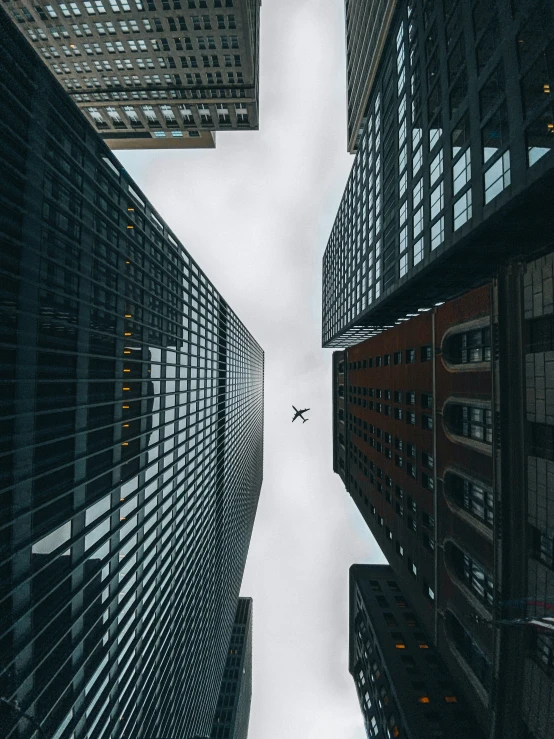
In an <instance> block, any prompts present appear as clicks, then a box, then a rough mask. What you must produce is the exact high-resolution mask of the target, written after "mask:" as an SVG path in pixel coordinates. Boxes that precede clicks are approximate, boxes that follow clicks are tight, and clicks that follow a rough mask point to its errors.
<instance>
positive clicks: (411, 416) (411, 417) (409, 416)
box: [406, 411, 416, 426]
mask: <svg viewBox="0 0 554 739" xmlns="http://www.w3.org/2000/svg"><path fill="white" fill-rule="evenodd" d="M415 422H416V414H415V413H414V412H413V411H406V423H409V424H410V425H411V426H415Z"/></svg>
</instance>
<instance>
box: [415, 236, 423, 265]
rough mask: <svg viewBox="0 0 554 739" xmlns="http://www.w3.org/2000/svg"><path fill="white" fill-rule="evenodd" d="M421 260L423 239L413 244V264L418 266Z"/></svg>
mask: <svg viewBox="0 0 554 739" xmlns="http://www.w3.org/2000/svg"><path fill="white" fill-rule="evenodd" d="M422 259H423V237H421V239H418V241H416V242H415V244H414V254H413V264H414V267H415V265H416V264H419V263H420V262H421V260H422Z"/></svg>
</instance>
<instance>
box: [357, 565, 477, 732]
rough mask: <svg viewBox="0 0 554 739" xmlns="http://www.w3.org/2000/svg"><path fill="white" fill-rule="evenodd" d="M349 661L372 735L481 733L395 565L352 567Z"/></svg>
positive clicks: (366, 724) (365, 722) (367, 730)
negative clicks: (411, 602) (420, 621)
mask: <svg viewBox="0 0 554 739" xmlns="http://www.w3.org/2000/svg"><path fill="white" fill-rule="evenodd" d="M348 665H349V670H350V674H351V675H352V677H353V678H354V684H355V686H356V692H357V694H358V700H359V702H360V708H361V710H362V714H363V716H364V724H365V728H366V733H367V736H368V737H370V738H371V737H375V736H383V737H385V739H396V738H397V737H398V739H428V738H429V737H436V738H437V739H439V738H440V737H453V738H456V739H467V737H469V736H473V737H476V738H477V739H478V738H479V737H481V736H483V734H482V733H481V732H480V731H479V729H478V727H477V724H476V722H475V719H474V717H473V716H472V713H471V711H470V710H469V709H468V706H467V704H466V702H465V700H464V698H463V695H462V693H461V692H460V690H459V687H457V686H456V684H455V681H454V680H453V678H452V675H451V674H450V672H449V671H448V669H447V668H446V665H445V664H444V661H443V660H442V659H441V657H440V655H439V654H438V652H437V650H436V649H435V647H434V646H433V644H432V642H431V641H430V639H429V638H428V636H427V635H426V634H425V632H424V630H423V629H422V626H421V624H420V623H419V620H418V617H417V616H416V615H415V613H414V611H413V610H412V608H411V604H410V601H409V600H408V599H407V598H406V597H405V595H404V593H403V592H402V589H401V587H400V585H399V581H398V578H397V577H396V575H395V573H394V571H393V569H392V567H390V566H389V565H352V567H351V568H350V583H349V652H348Z"/></svg>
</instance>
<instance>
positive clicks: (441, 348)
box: [333, 286, 495, 721]
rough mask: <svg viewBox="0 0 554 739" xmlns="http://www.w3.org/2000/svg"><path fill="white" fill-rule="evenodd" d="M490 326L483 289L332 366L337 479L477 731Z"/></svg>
mask: <svg viewBox="0 0 554 739" xmlns="http://www.w3.org/2000/svg"><path fill="white" fill-rule="evenodd" d="M491 324H492V314H491V286H486V287H483V288H478V289H476V290H473V291H471V292H470V293H468V294H467V295H464V296H463V297H461V298H458V299H457V300H454V301H451V302H449V303H446V304H444V305H442V306H440V307H438V308H435V309H434V310H433V311H428V312H424V313H421V314H419V316H417V317H414V318H413V319H412V320H411V321H406V322H403V323H402V324H401V325H400V326H397V327H395V328H393V329H389V330H388V331H385V332H383V333H382V334H380V335H379V336H376V337H374V338H371V339H368V340H366V341H365V342H362V343H361V344H359V345H357V346H355V347H350V348H349V349H347V350H346V351H345V352H335V354H334V361H333V367H334V387H333V393H334V397H335V413H334V469H335V471H336V472H338V474H339V475H340V476H341V478H342V479H343V482H344V484H345V486H346V489H347V490H348V491H349V493H350V495H351V496H352V499H353V500H354V502H355V504H356V506H357V507H358V508H359V510H360V512H361V513H362V515H363V517H364V519H365V521H366V522H367V524H368V526H369V528H370V529H371V531H372V533H373V535H374V536H375V539H376V541H377V543H378V544H379V546H380V547H381V549H382V550H383V553H384V554H385V556H386V557H387V560H388V561H389V563H390V564H391V566H392V567H393V568H394V570H395V573H396V575H397V578H398V582H399V585H400V588H401V590H402V592H403V594H404V595H405V596H406V597H407V598H408V599H409V600H410V602H411V604H412V606H413V608H414V609H415V611H416V613H417V615H418V619H419V620H420V622H421V623H422V625H423V627H424V628H425V630H426V632H427V633H428V634H430V635H431V636H432V637H433V641H434V643H435V644H436V645H437V647H438V648H439V650H440V651H441V654H442V655H443V657H444V659H445V661H446V662H447V663H448V664H449V666H450V669H451V670H452V673H453V674H454V675H455V676H456V677H457V679H458V680H459V681H463V682H464V684H466V685H467V686H468V687H467V692H468V697H469V698H470V700H472V704H473V706H474V710H475V711H476V713H478V712H479V711H481V714H482V715H481V718H482V720H483V721H485V720H486V709H485V705H483V699H484V700H485V702H488V697H487V696H489V695H490V691H491V669H492V661H493V659H492V655H493V638H492V632H491V630H490V629H487V628H479V627H477V626H476V625H475V622H473V624H472V623H471V621H468V618H470V617H474V616H479V617H481V618H485V619H486V618H491V617H492V613H493V605H495V603H493V594H494V571H495V565H494V548H493V526H494V493H493V482H492V481H493V460H492V449H493V423H492V415H493V399H492V364H491ZM341 394H342V395H343V396H344V397H343V398H342V397H341ZM441 614H442V615H441ZM466 637H467V638H466ZM470 637H471V638H470ZM470 644H471V645H472V646H471V649H469V646H470ZM454 645H456V646H454ZM452 647H453V648H452ZM464 670H466V671H467V670H469V673H470V674H471V671H473V673H474V674H473V675H472V679H469V678H468V677H467V675H466V673H465V672H464Z"/></svg>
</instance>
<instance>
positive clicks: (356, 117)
mask: <svg viewBox="0 0 554 739" xmlns="http://www.w3.org/2000/svg"><path fill="white" fill-rule="evenodd" d="M395 5H396V0H377V1H376V2H369V1H368V0H345V13H346V63H347V70H346V80H347V88H348V121H347V124H348V151H349V152H355V151H356V148H357V146H358V140H359V136H361V133H362V130H363V128H364V125H365V123H366V118H365V114H366V109H367V104H368V98H369V95H370V93H371V89H372V87H373V81H374V79H375V75H376V74H377V69H378V67H379V62H380V61H381V54H382V53H383V47H384V45H385V41H386V39H387V33H388V30H389V26H390V23H391V20H392V18H393V15H394V8H395Z"/></svg>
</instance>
